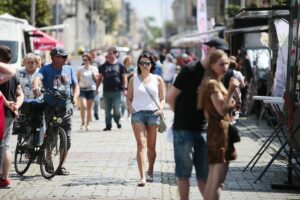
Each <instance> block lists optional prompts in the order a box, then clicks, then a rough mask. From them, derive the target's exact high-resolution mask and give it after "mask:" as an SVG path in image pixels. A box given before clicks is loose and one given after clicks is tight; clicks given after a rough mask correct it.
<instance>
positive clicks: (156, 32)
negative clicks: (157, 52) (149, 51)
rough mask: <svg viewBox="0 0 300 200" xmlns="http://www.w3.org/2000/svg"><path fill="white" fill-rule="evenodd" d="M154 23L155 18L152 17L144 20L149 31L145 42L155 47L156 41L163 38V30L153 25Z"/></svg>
mask: <svg viewBox="0 0 300 200" xmlns="http://www.w3.org/2000/svg"><path fill="white" fill-rule="evenodd" d="M154 22H155V18H154V17H152V16H149V17H145V18H144V23H145V26H146V29H147V30H146V31H145V33H146V34H145V42H146V43H148V44H151V45H152V46H153V45H154V41H155V39H156V38H158V37H161V28H159V27H158V26H155V25H153V23H154Z"/></svg>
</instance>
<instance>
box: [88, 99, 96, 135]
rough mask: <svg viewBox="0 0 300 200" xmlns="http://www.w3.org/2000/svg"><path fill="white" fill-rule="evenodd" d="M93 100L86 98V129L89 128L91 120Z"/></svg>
mask: <svg viewBox="0 0 300 200" xmlns="http://www.w3.org/2000/svg"><path fill="white" fill-rule="evenodd" d="M93 104H94V100H93V99H92V100H91V99H89V100H86V110H87V116H86V118H87V119H86V130H89V127H88V126H89V124H90V122H91V121H92V108H93Z"/></svg>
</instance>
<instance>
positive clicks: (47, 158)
mask: <svg viewBox="0 0 300 200" xmlns="http://www.w3.org/2000/svg"><path fill="white" fill-rule="evenodd" d="M44 142H45V145H43V146H44V148H43V150H42V151H41V153H42V154H41V155H40V156H41V157H40V158H41V163H40V168H41V173H42V176H43V177H44V178H46V179H50V178H52V177H54V176H55V175H56V173H57V171H58V170H59V169H60V167H61V166H62V164H63V161H64V158H65V156H66V152H67V136H66V132H65V131H64V129H62V128H60V127H58V128H57V130H56V131H53V132H52V133H50V134H48V137H47V138H46V139H45V141H44Z"/></svg>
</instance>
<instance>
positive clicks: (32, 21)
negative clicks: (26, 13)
mask: <svg viewBox="0 0 300 200" xmlns="http://www.w3.org/2000/svg"><path fill="white" fill-rule="evenodd" d="M35 9H36V0H31V13H30V19H31V25H32V26H35Z"/></svg>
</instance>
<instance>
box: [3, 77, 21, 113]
mask: <svg viewBox="0 0 300 200" xmlns="http://www.w3.org/2000/svg"><path fill="white" fill-rule="evenodd" d="M18 85H20V81H19V79H18V78H17V77H16V76H13V77H12V78H11V79H10V80H9V81H7V82H5V83H3V84H0V91H1V92H2V94H3V95H4V97H5V98H6V100H8V101H16V99H17V93H16V91H17V87H18ZM5 117H14V114H13V112H12V111H11V110H10V109H9V108H7V107H6V106H5Z"/></svg>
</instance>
